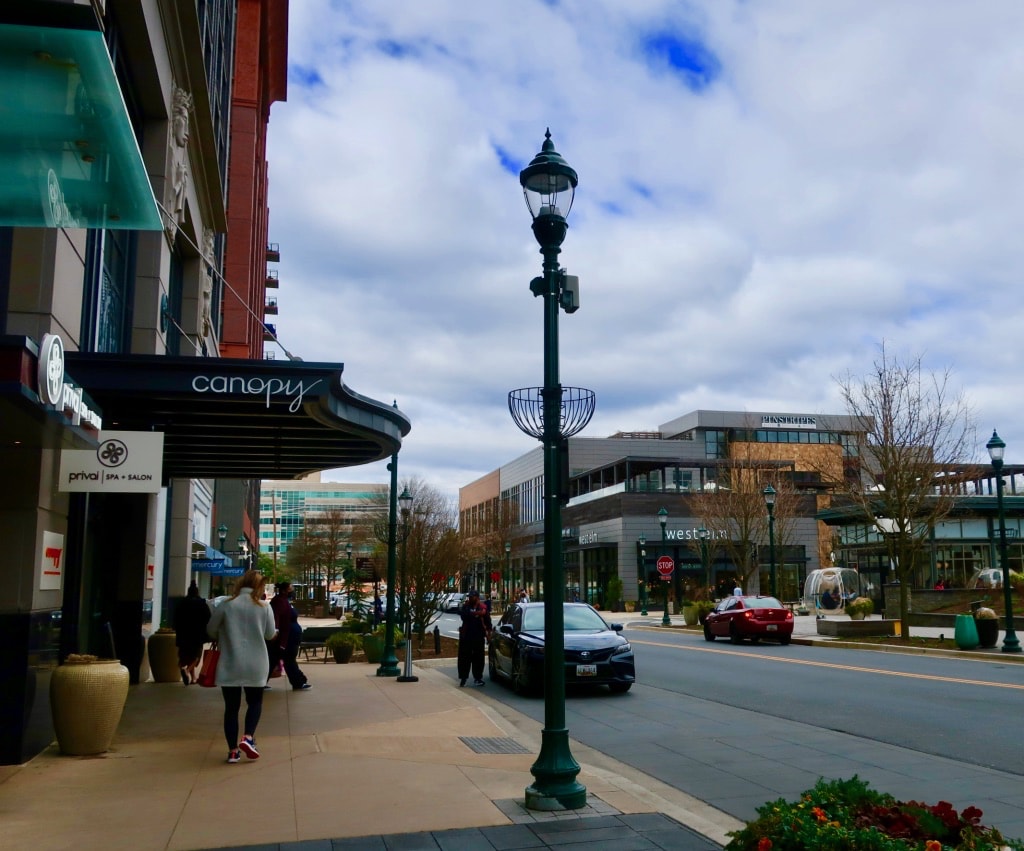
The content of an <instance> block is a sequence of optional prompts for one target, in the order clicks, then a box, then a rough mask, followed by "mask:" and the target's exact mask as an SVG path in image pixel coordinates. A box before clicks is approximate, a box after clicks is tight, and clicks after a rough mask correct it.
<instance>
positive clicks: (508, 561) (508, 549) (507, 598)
mask: <svg viewBox="0 0 1024 851" xmlns="http://www.w3.org/2000/svg"><path fill="white" fill-rule="evenodd" d="M503 584H504V586H505V587H504V589H502V595H503V598H504V599H503V600H502V604H503V605H504V606H505V607H506V608H508V605H509V603H511V602H512V543H511V542H510V541H505V581H504V583H503Z"/></svg>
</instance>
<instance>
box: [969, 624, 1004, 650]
mask: <svg viewBox="0 0 1024 851" xmlns="http://www.w3.org/2000/svg"><path fill="white" fill-rule="evenodd" d="M974 628H975V629H976V630H978V643H979V644H980V645H981V646H982V647H995V646H996V644H997V643H998V641H999V621H998V620H996V619H995V618H975V620H974Z"/></svg>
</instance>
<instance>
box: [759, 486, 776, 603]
mask: <svg viewBox="0 0 1024 851" xmlns="http://www.w3.org/2000/svg"><path fill="white" fill-rule="evenodd" d="M762 493H763V494H764V504H765V505H767V506H768V558H769V559H771V573H770V574H769V577H770V579H769V583H770V584H769V586H768V587H769V590H770V591H771V595H772V596H773V597H778V593H777V592H776V590H775V496H776V493H775V488H773V487H772V486H771V485H768V487H766V488H765V489H764V490H763V491H762Z"/></svg>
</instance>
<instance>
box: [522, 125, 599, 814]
mask: <svg viewBox="0 0 1024 851" xmlns="http://www.w3.org/2000/svg"><path fill="white" fill-rule="evenodd" d="M577 182H578V180H577V177H576V172H575V171H574V170H573V169H572V168H571V167H570V166H569V164H568V163H567V162H566V161H565V160H564V159H563V158H562V156H561V155H560V154H559V153H558V152H557V151H556V150H555V146H554V143H553V142H552V141H551V133H550V132H547V133H546V134H545V139H544V145H543V147H542V148H541V151H540V153H539V154H537V156H535V157H534V158H533V159H532V160H531V161H530V164H529V165H528V166H527V167H526V168H524V169H523V170H522V172H520V174H519V183H520V185H521V186H522V187H523V195H524V196H525V198H526V205H527V207H528V209H529V211H530V215H531V217H532V218H533V235H534V236H535V237H536V239H537V243H538V244H539V245H540V253H541V256H542V257H543V258H544V263H543V275H542V276H541V277H539V278H534V279H533V280H532V281H531V282H530V291H531V292H532V293H533V294H534V296H543V298H544V386H543V387H542V388H537V387H530V388H522V389H519V390H513V391H511V392H510V393H509V398H508V404H509V412H510V413H511V414H512V418H513V419H514V420H515V422H516V425H517V426H519V428H520V429H521V430H522V431H524V432H525V433H526V434H529V435H531V436H532V437H536V438H539V439H541V441H542V442H543V447H544V635H545V648H544V728H543V729H542V731H541V748H540V754H539V755H538V757H537V760H536V761H535V762H534V764H533V765H532V766H531V768H530V772H531V773H532V774H533V777H534V782H533V784H532V785H530V786H528V787H527V789H526V806H527V808H529V809H531V810H552V811H553V810H567V809H568V810H575V809H579V808H580V807H583V806H586V803H587V790H586V787H584V786H583V785H582V784H580V783H579V782H578V781H577V779H576V777H577V775H578V774H579V772H580V766H579V764H578V763H577V762H576V760H574V759H573V757H572V753H571V752H570V750H569V731H568V730H567V729H566V726H565V670H564V666H565V635H564V627H565V616H564V610H563V599H562V598H563V596H564V588H565V569H564V563H563V556H562V500H563V498H564V495H565V493H566V492H567V491H568V482H567V481H563V480H562V464H561V461H562V459H563V458H564V453H566V452H567V451H568V445H567V441H568V438H570V437H572V436H573V435H574V434H578V433H579V432H580V431H582V430H583V428H584V427H585V426H586V424H587V423H588V422H590V418H591V417H592V416H593V414H594V394H593V392H592V391H590V390H585V389H583V388H580V387H563V386H562V385H561V383H560V381H559V376H558V311H559V309H560V308H561V309H563V310H565V311H566V313H573V312H575V311H576V310H577V308H578V307H579V289H578V279H576V278H575V277H572V276H569V275H567V274H566V273H565V270H564V269H561V268H560V267H559V265H558V255H559V254H560V253H561V246H562V242H563V241H564V240H565V234H566V231H567V230H568V227H569V225H568V223H567V222H566V218H565V217H566V216H567V215H568V214H569V211H570V209H571V208H572V202H573V196H574V195H575V192H576V184H577ZM563 211H564V212H563Z"/></svg>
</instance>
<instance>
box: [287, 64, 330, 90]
mask: <svg viewBox="0 0 1024 851" xmlns="http://www.w3.org/2000/svg"><path fill="white" fill-rule="evenodd" d="M288 80H289V82H292V83H295V84H296V85H299V86H302V87H303V88H307V89H311V88H314V87H316V86H322V85H323V84H324V79H323V77H321V76H320V72H319V71H318V70H317V69H316V68H314V67H312V66H310V65H296V64H292V65H291V67H290V68H289V69H288Z"/></svg>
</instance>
